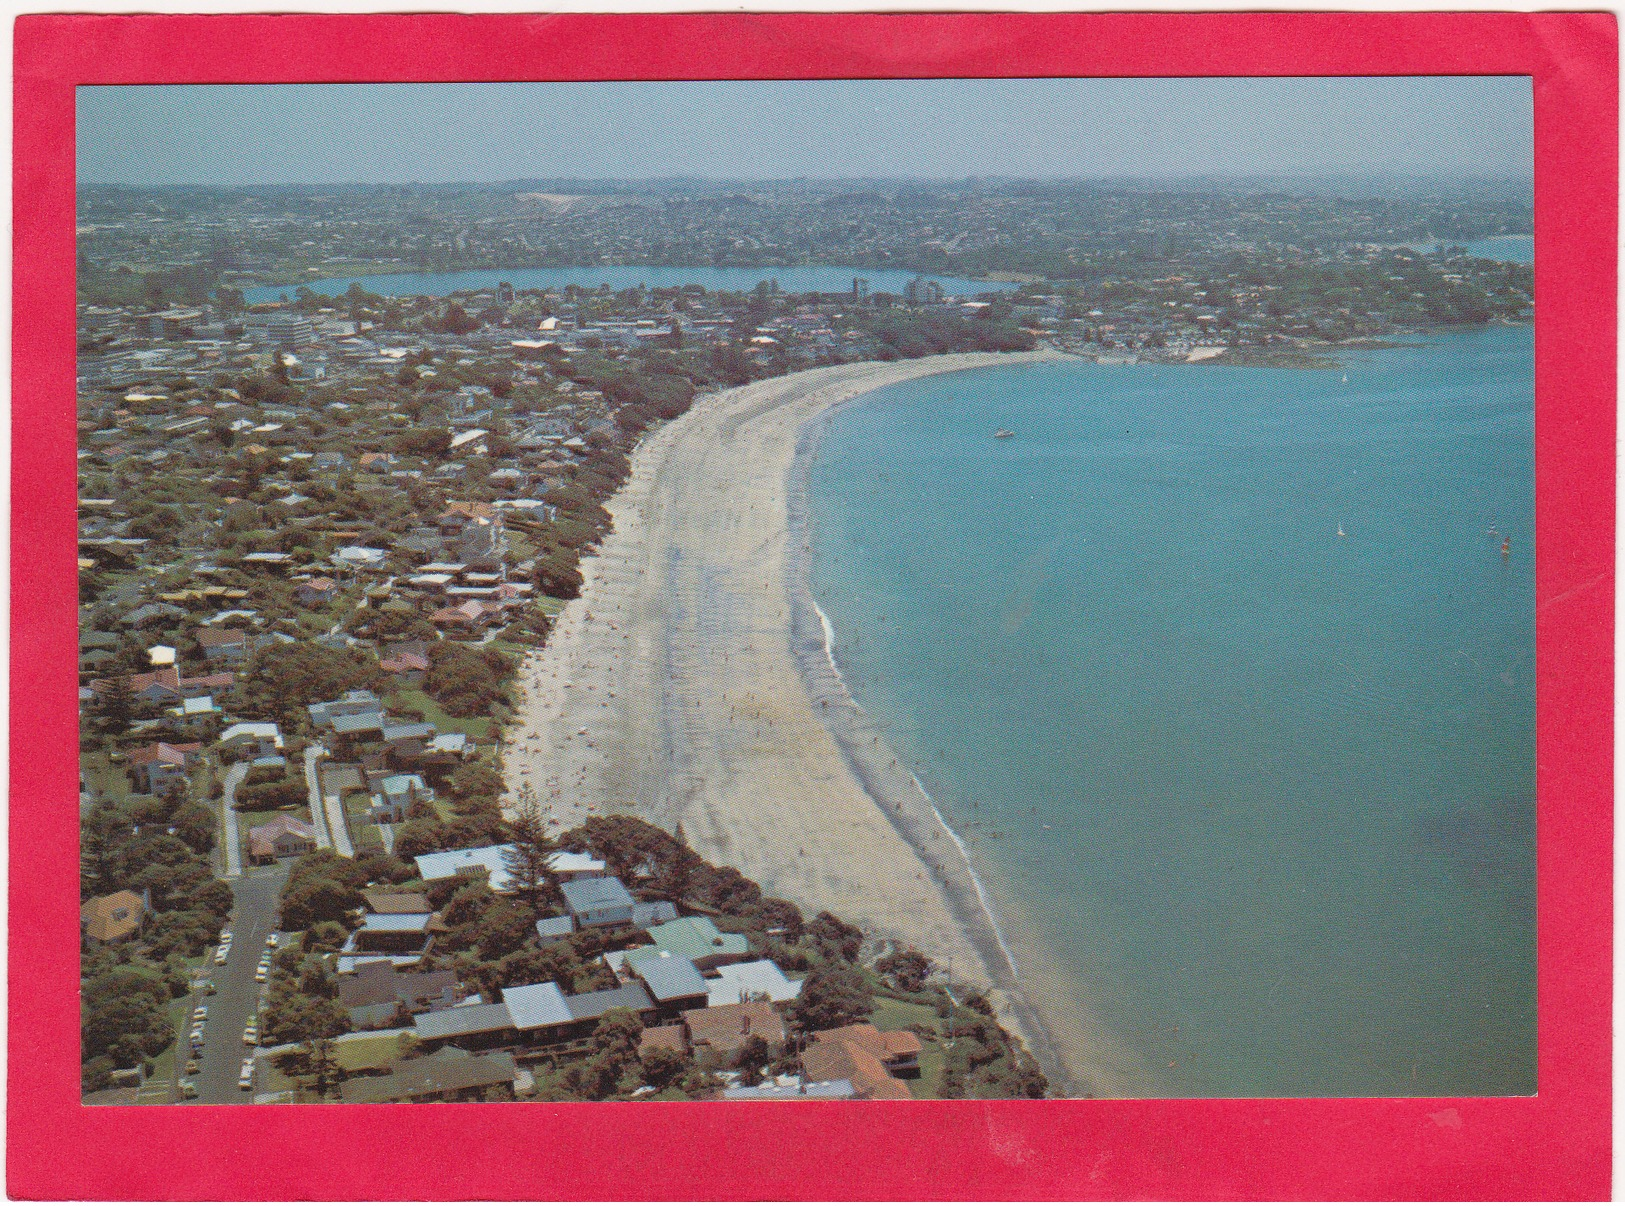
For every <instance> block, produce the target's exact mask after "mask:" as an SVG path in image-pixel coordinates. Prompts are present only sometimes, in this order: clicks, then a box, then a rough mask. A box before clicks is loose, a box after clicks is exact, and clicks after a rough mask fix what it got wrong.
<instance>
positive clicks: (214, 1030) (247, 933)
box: [175, 862, 288, 1105]
mask: <svg viewBox="0 0 1625 1206" xmlns="http://www.w3.org/2000/svg"><path fill="white" fill-rule="evenodd" d="M287 878H288V864H287V863H285V862H283V863H277V864H275V865H273V866H270V867H251V868H250V869H249V870H248V872H247V873H246V874H244V875H242V876H239V877H238V878H237V879H235V880H233V881H232V885H231V888H232V891H233V893H235V895H236V903H235V904H234V905H233V906H232V911H231V920H230V921H229V922H228V923H227V924H228V926H229V927H230V928H231V933H232V943H231V955H230V957H229V958H228V959H227V960H226V964H225V966H224V967H217V966H215V965H214V964H212V963H211V964H209V965H208V967H209V968H210V970H212V971H213V973H214V984H215V988H216V989H217V990H218V991H216V992H215V993H214V995H212V996H208V997H197V996H194V997H193V998H192V999H191V1004H192V1005H193V1006H195V1005H197V1004H198V1003H199V1002H202V1003H204V1004H206V1005H208V1007H209V1018H208V1021H206V1022H205V1023H204V1025H203V1056H202V1058H201V1059H200V1060H199V1064H200V1067H199V1070H198V1071H197V1073H195V1074H194V1075H193V1076H192V1083H193V1084H195V1085H196V1086H197V1090H198V1095H197V1096H196V1097H195V1098H193V1099H192V1101H193V1102H195V1103H196V1104H199V1105H248V1104H250V1103H252V1102H253V1100H254V1094H253V1092H252V1091H250V1090H245V1089H239V1088H238V1087H237V1077H238V1074H239V1073H240V1072H241V1070H242V1063H243V1060H244V1059H246V1058H247V1057H248V1056H250V1055H252V1054H253V1048H252V1047H245V1046H244V1045H243V1029H244V1027H245V1026H247V1024H248V1015H249V1014H251V1013H255V1012H257V1011H258V1010H259V1007H260V995H261V992H262V990H263V989H264V987H265V986H264V985H263V984H259V983H257V982H256V981H255V979H254V969H255V968H256V967H257V966H258V965H259V961H260V956H261V955H262V954H263V953H264V952H265V939H266V938H267V937H268V936H269V935H271V934H272V933H274V932H275V930H276V920H277V897H278V896H280V895H281V892H282V885H283V884H284V883H285V882H287ZM190 1028H191V1027H190V1025H189V1024H188V1026H187V1029H190ZM185 1042H186V1038H185V1035H184V1034H183V1035H182V1036H181V1044H182V1046H181V1048H180V1050H178V1051H177V1052H176V1054H175V1058H176V1061H177V1067H179V1066H183V1065H184V1064H185V1063H186V1060H187V1052H186V1046H185Z"/></svg>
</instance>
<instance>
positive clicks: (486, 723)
mask: <svg viewBox="0 0 1625 1206" xmlns="http://www.w3.org/2000/svg"><path fill="white" fill-rule="evenodd" d="M387 702H388V705H389V706H390V707H392V708H403V709H410V710H412V711H414V712H421V713H423V719H424V720H426V721H428V722H429V723H430V724H432V725H434V727H435V728H436V730H438V731H439V732H442V733H466V734H468V736H469V737H471V738H472V739H473V740H475V741H490V740H491V720H490V717H487V716H471V717H469V718H468V719H466V720H457V719H455V718H454V717H451V716H448V715H446V713H445V711H444V709H442V708H441V706H440V705H439V704H437V703H436V702H435V701H434V700H432V699H430V698H429V697H428V696H427V695H426V694H424V693H423V692H422V691H416V690H411V689H409V688H405V687H403V688H401V689H400V690H397V691H395V692H394V693H392V694H391V695H390V697H389V700H388V701H387Z"/></svg>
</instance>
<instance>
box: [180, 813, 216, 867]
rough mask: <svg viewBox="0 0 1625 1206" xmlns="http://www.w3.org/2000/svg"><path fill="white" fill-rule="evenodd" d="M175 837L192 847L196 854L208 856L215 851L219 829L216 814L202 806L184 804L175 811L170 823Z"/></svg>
mask: <svg viewBox="0 0 1625 1206" xmlns="http://www.w3.org/2000/svg"><path fill="white" fill-rule="evenodd" d="M169 823H170V824H171V825H172V826H173V827H174V829H175V836H176V837H178V838H180V840H181V841H183V842H185V843H186V844H187V845H188V846H190V847H191V848H192V850H193V852H194V853H196V854H200V855H202V854H208V853H209V851H211V850H213V849H214V841H215V830H216V828H217V826H216V823H215V819H214V813H212V812H211V811H209V809H207V808H205V807H204V806H203V805H202V804H184V805H182V806H181V807H180V808H178V809H176V810H175V815H174V816H172V817H171V818H170V822H169Z"/></svg>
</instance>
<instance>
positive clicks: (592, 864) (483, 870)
mask: <svg viewBox="0 0 1625 1206" xmlns="http://www.w3.org/2000/svg"><path fill="white" fill-rule="evenodd" d="M509 849H510V847H508V846H472V847H468V848H466V849H462V850H442V851H438V852H436V853H434V854H420V855H418V856H417V858H416V859H414V860H413V861H414V862H416V863H417V868H418V875H419V876H420V877H422V878H423V879H424V880H426V881H428V882H429V883H433V882H435V881H436V880H441V879H450V878H452V877H453V876H455V875H474V876H484V877H485V878H486V879H487V881H488V882H489V883H490V885H491V891H493V892H507V891H509V890H511V886H512V885H511V880H510V877H509V875H508V866H507V852H508V850H509ZM548 865H549V866H550V867H551V868H552V870H553V873H554V874H555V875H556V876H557V877H559V878H560V879H565V880H569V879H577V878H581V877H582V876H588V875H592V876H597V875H602V874H603V871H604V864H603V861H602V860H601V859H596V858H593V857H592V856H591V855H589V854H577V853H575V852H573V851H569V850H559V851H555V852H554V853H553V854H551V855H550V856H548ZM622 891H625V889H624V888H623V889H622Z"/></svg>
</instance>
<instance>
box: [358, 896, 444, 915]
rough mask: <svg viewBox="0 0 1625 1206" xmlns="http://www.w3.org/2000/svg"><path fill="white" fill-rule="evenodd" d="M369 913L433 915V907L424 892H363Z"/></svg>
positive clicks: (363, 898) (362, 897)
mask: <svg viewBox="0 0 1625 1206" xmlns="http://www.w3.org/2000/svg"><path fill="white" fill-rule="evenodd" d="M361 899H362V900H364V901H366V902H367V911H368V912H369V913H432V912H434V908H433V906H431V905H430V904H429V898H428V897H427V896H425V895H424V894H423V893H422V892H363V893H362V894H361Z"/></svg>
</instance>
